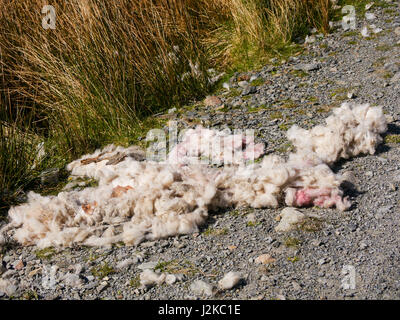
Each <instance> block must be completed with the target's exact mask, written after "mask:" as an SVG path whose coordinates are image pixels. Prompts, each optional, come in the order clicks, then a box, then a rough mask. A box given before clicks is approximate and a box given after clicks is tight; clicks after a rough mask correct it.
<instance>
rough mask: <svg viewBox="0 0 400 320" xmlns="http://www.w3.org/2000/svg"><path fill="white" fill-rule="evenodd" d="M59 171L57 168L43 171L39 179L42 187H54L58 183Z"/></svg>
mask: <svg viewBox="0 0 400 320" xmlns="http://www.w3.org/2000/svg"><path fill="white" fill-rule="evenodd" d="M59 173H60V170H59V169H57V168H50V169H47V170H45V171H43V172H42V173H41V174H40V175H39V177H40V182H41V184H42V185H46V186H47V185H55V184H57V183H58V178H59Z"/></svg>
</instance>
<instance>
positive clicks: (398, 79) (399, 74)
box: [390, 71, 400, 83]
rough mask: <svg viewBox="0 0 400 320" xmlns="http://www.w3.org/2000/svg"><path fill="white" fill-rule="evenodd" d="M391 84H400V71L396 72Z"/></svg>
mask: <svg viewBox="0 0 400 320" xmlns="http://www.w3.org/2000/svg"><path fill="white" fill-rule="evenodd" d="M390 82H392V83H393V82H400V71H399V72H396V74H395V75H394V76H393V77H392V78H391V79H390Z"/></svg>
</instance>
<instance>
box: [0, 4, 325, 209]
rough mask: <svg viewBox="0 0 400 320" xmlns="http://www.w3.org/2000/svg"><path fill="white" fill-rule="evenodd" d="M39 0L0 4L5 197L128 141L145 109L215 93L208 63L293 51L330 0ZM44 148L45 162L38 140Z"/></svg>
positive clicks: (0, 185)
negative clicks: (44, 174) (52, 18)
mask: <svg viewBox="0 0 400 320" xmlns="http://www.w3.org/2000/svg"><path fill="white" fill-rule="evenodd" d="M45 4H47V3H46V1H42V0H31V1H20V0H10V1H1V2H0V107H1V112H0V122H1V130H0V132H1V136H0V190H3V191H2V193H1V199H0V201H2V203H5V204H10V203H11V202H10V201H11V199H15V197H16V195H18V194H20V193H21V192H22V191H23V190H24V189H26V187H27V185H29V184H30V183H31V182H32V179H33V178H34V177H35V175H37V173H38V172H39V171H40V170H42V169H43V168H46V167H50V166H59V167H60V166H62V165H64V164H65V163H66V162H68V161H69V160H71V159H73V158H75V157H77V156H80V155H82V154H83V153H88V152H91V151H93V150H94V149H95V148H98V147H100V146H103V145H105V144H107V143H111V142H114V143H117V144H132V143H137V138H138V137H139V136H143V131H145V130H146V129H148V127H149V126H152V127H154V126H162V125H163V123H162V122H161V121H157V119H155V120H154V118H152V120H150V121H149V120H148V119H149V118H148V117H149V116H151V115H153V114H156V113H158V112H160V111H163V110H165V109H167V108H169V107H171V106H179V105H182V104H183V103H185V102H187V101H190V100H192V99H199V98H202V97H204V95H205V94H207V93H208V92H210V90H213V86H212V85H211V83H210V81H209V77H210V72H209V69H210V68H215V69H217V70H218V71H226V72H228V73H229V72H232V71H235V70H245V69H248V68H255V67H258V66H261V65H262V64H264V63H265V62H266V61H268V59H269V58H270V57H272V56H275V55H278V56H287V55H290V54H293V52H294V51H295V50H297V49H298V48H297V47H296V46H293V45H291V44H292V41H293V40H294V39H295V38H296V37H298V36H305V34H306V33H308V30H309V29H310V28H312V27H315V28H317V29H318V30H319V31H321V32H327V31H328V21H329V10H330V1H329V0H216V1H208V0H158V1H153V0H120V1H118V2H116V1H98V0H69V1H67V0H57V1H53V2H52V5H53V6H54V7H55V10H56V26H55V29H46V30H45V29H44V28H43V27H42V19H43V18H44V16H45V14H43V13H42V12H41V10H42V7H43V6H44V5H45ZM40 143H41V144H42V145H43V146H44V150H45V156H44V158H43V159H41V161H40V163H35V162H38V152H39V151H40V149H38V145H39V144H40Z"/></svg>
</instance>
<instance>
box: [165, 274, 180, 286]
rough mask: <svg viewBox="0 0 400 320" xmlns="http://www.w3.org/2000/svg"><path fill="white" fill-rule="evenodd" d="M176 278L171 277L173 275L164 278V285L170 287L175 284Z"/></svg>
mask: <svg viewBox="0 0 400 320" xmlns="http://www.w3.org/2000/svg"><path fill="white" fill-rule="evenodd" d="M176 280H177V279H176V276H175V275H173V274H168V275H167V276H166V277H165V283H166V284H169V285H171V284H174V283H175V282H176Z"/></svg>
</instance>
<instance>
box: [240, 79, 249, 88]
mask: <svg viewBox="0 0 400 320" xmlns="http://www.w3.org/2000/svg"><path fill="white" fill-rule="evenodd" d="M238 86H239V87H241V88H243V89H244V88H247V87H248V86H249V83H248V82H247V81H239V82H238Z"/></svg>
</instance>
